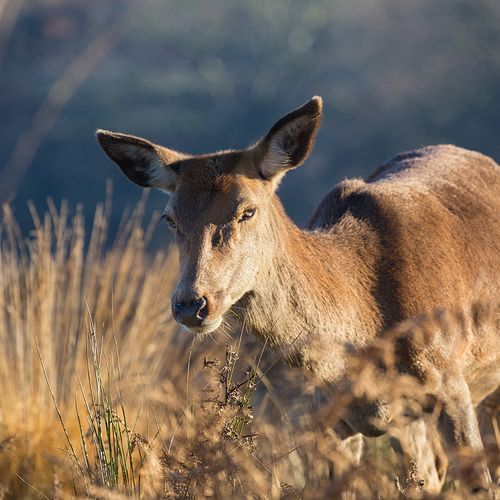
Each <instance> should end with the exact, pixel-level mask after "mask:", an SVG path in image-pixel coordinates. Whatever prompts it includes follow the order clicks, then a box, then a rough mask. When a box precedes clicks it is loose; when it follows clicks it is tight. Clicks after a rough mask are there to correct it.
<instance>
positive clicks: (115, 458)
mask: <svg viewBox="0 0 500 500" xmlns="http://www.w3.org/2000/svg"><path fill="white" fill-rule="evenodd" d="M32 212H33V220H34V223H35V229H34V231H33V233H32V234H30V235H29V237H27V238H26V237H25V236H24V235H22V234H20V230H19V228H18V227H17V225H16V222H15V220H14V217H13V214H12V212H11V211H10V209H9V207H8V206H6V207H4V213H3V222H2V226H1V233H0V245H1V254H0V394H1V398H0V498H3V497H11V498H22V497H33V498H40V497H42V498H66V497H70V496H74V497H93V498H122V497H128V496H133V497H142V498H157V497H174V498H200V497H215V498H225V497H237V498H280V497H282V498H297V497H300V498H334V497H337V496H339V495H340V493H341V491H342V490H344V489H346V488H347V489H349V490H350V492H351V493H352V494H353V495H355V496H357V497H359V498H372V497H381V498H394V497H397V496H401V495H414V494H418V477H417V476H418V471H413V476H412V474H411V473H410V474H409V475H408V477H406V476H405V471H404V470H402V468H401V466H400V465H398V463H397V461H396V459H395V455H394V453H393V452H392V451H391V450H390V449H389V446H388V441H387V439H386V438H382V439H378V440H372V441H371V444H370V445H369V450H368V452H367V453H366V454H365V455H364V458H363V460H362V462H361V464H360V466H359V467H352V466H351V465H350V461H349V459H348V455H346V453H345V452H344V451H343V449H342V448H341V447H339V443H338V439H337V438H336V436H335V434H334V433H333V432H332V431H331V428H332V426H333V425H335V423H336V422H337V421H338V418H339V416H340V414H341V412H342V409H343V408H344V407H345V405H346V404H347V403H348V402H350V401H351V400H352V397H353V394H354V395H356V396H357V397H361V398H363V397H368V398H377V397H379V393H380V391H382V390H383V389H384V387H385V389H387V388H388V387H390V388H391V394H393V396H394V402H395V404H396V403H397V401H398V400H401V398H404V399H405V401H406V402H407V403H408V401H410V403H411V404H410V405H409V406H410V407H411V408H413V409H414V411H415V413H418V412H420V411H421V403H422V401H423V400H422V398H421V397H420V396H421V392H422V391H421V390H420V389H421V388H420V387H418V385H416V384H415V382H414V381H413V380H411V379H408V378H405V377H401V376H400V375H399V374H397V373H396V371H395V370H393V369H391V367H393V366H394V352H393V350H392V348H391V346H393V345H394V342H393V341H392V340H391V339H393V337H390V336H389V340H388V339H386V340H385V341H381V342H380V343H379V344H378V345H375V346H372V347H371V348H370V349H369V350H368V351H367V352H365V353H361V355H359V356H358V357H357V358H356V359H355V360H353V364H352V373H351V377H350V378H349V379H348V382H347V383H346V385H342V386H341V387H339V388H337V390H336V391H335V392H334V394H331V391H330V393H329V394H328V399H329V400H330V401H334V402H335V404H326V405H325V404H323V405H321V408H322V410H321V411H318V408H319V405H318V401H321V399H322V392H324V391H322V390H321V388H320V387H318V386H316V385H315V384H314V382H313V381H310V380H306V379H305V378H304V375H303V374H302V373H301V372H300V371H298V370H292V369H289V368H287V367H286V366H285V364H284V363H283V362H282V359H281V355H280V354H279V353H277V352H273V351H271V350H269V349H266V348H265V346H264V348H263V347H262V346H259V345H254V344H253V342H252V340H251V337H250V336H249V335H247V333H246V332H239V333H236V334H235V335H234V338H231V337H229V335H228V334H227V335H226V336H224V335H222V336H220V337H219V338H217V339H215V340H216V342H214V340H213V339H211V338H205V339H198V338H196V339H193V338H192V337H190V336H188V335H186V334H183V333H180V332H178V331H177V330H176V328H175V325H174V323H173V322H172V319H171V317H170V314H169V297H170V293H171V290H172V286H173V284H174V281H175V279H176V276H177V263H176V256H175V252H174V251H168V252H166V253H164V252H159V253H157V254H155V255H154V256H151V255H149V254H148V253H147V252H145V247H146V246H147V243H148V240H149V238H150V236H151V233H152V228H153V226H154V224H155V220H153V221H152V222H151V223H148V224H146V226H145V228H144V224H143V205H140V206H139V207H137V209H136V210H135V211H134V212H133V213H131V214H127V216H125V217H124V219H123V222H122V225H121V227H120V230H119V232H118V235H117V236H116V238H115V240H114V242H113V244H111V245H110V244H109V241H108V235H107V214H108V213H109V204H107V205H105V206H104V207H98V208H97V210H96V215H95V220H94V225H93V230H92V234H91V235H89V237H88V238H87V239H86V237H85V234H84V223H83V217H82V213H81V211H80V210H78V209H77V210H76V211H74V212H71V211H70V210H69V209H68V207H66V206H65V205H63V206H62V207H61V208H60V209H56V208H55V207H54V206H52V205H50V206H49V210H48V212H47V213H46V214H45V215H44V216H43V218H40V217H39V216H38V214H37V213H36V212H35V210H34V209H33V210H32ZM424 326H425V325H424ZM410 331H411V332H413V333H412V334H415V332H422V331H425V327H421V326H419V325H415V324H413V325H411V328H406V329H405V330H404V332H401V331H400V332H398V334H403V335H406V334H408V332H410ZM391 335H394V333H392V334H391ZM375 377H377V384H374V383H373V380H374V378H375ZM381 380H382V382H381ZM395 381H397V383H395ZM395 387H396V388H397V389H396V390H395V389H394V388H395ZM323 399H324V395H323ZM491 415H492V420H491V422H493V426H492V428H493V435H494V433H495V432H496V433H497V437H496V440H495V439H493V440H491V442H490V447H491V450H492V456H496V457H497V461H498V442H499V436H498V426H497V427H496V428H495V425H494V424H495V423H497V410H496V409H495V407H493V409H492V410H491ZM400 425H401V422H396V427H395V428H397V426H400ZM332 470H333V471H334V473H332ZM398 476H399V482H398V481H397V478H398ZM462 483H463V484H462V486H461V488H462V489H461V490H460V488H458V489H457V488H454V487H453V485H448V490H449V491H448V493H447V494H448V495H450V496H454V497H460V496H461V495H464V496H467V489H466V488H467V477H466V471H465V472H463V481H462Z"/></svg>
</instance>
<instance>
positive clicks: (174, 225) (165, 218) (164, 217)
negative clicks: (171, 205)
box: [161, 214, 177, 229]
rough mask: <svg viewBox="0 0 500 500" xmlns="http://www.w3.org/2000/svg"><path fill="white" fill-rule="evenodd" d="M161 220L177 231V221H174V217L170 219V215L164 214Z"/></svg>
mask: <svg viewBox="0 0 500 500" xmlns="http://www.w3.org/2000/svg"><path fill="white" fill-rule="evenodd" d="M161 218H162V219H163V220H165V222H166V223H167V225H168V227H169V228H170V229H176V228H177V224H176V223H175V220H174V219H172V217H170V215H168V214H163V215H162V216H161Z"/></svg>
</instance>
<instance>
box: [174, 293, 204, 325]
mask: <svg viewBox="0 0 500 500" xmlns="http://www.w3.org/2000/svg"><path fill="white" fill-rule="evenodd" d="M172 309H173V313H174V318H175V320H176V321H177V322H178V323H181V324H183V325H185V326H188V327H190V326H200V325H201V324H202V322H203V320H204V319H205V318H206V317H207V316H208V302H207V299H206V298H205V297H200V298H199V299H195V300H188V301H183V302H175V303H174V304H173V308H172Z"/></svg>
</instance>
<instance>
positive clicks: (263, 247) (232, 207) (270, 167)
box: [97, 97, 322, 333]
mask: <svg viewBox="0 0 500 500" xmlns="http://www.w3.org/2000/svg"><path fill="white" fill-rule="evenodd" d="M321 116H322V101H321V98H320V97H313V98H312V99H311V100H310V101H308V102H307V103H306V104H304V105H303V106H302V107H300V108H298V109H296V110H295V111H292V112H291V113H289V114H287V115H285V116H284V117H283V118H281V119H280V120H279V121H278V122H277V123H276V124H275V125H274V126H273V127H272V128H271V130H270V131H269V132H268V133H267V135H266V136H265V137H264V138H263V139H262V140H260V141H259V142H258V143H257V144H255V145H253V146H251V147H249V148H247V149H245V150H239V151H234V150H231V151H222V152H218V153H214V154H206V155H197V156H194V155H188V154H184V153H179V152H177V151H174V150H171V149H168V148H166V147H163V146H159V145H157V144H153V143H152V142H150V141H148V140H146V139H142V138H139V137H135V136H131V135H126V134H120V133H116V132H109V131H105V130H98V131H97V140H98V142H99V144H100V145H101V146H102V148H103V149H104V151H105V153H106V154H107V155H108V156H109V157H110V158H111V159H112V160H113V161H114V162H115V163H116V164H117V165H118V166H119V167H120V168H121V170H122V171H123V173H124V174H125V175H126V176H127V177H128V178H129V179H130V180H132V181H133V182H135V183H136V184H139V185H140V186H144V187H155V188H158V189H161V190H163V191H166V192H167V193H169V195H170V196H169V201H168V204H167V206H166V207H165V210H164V219H165V221H166V224H167V225H168V227H169V229H170V230H171V231H172V232H173V233H174V235H175V237H176V240H177V243H178V246H179V251H180V278H179V283H178V285H177V288H176V290H175V292H174V294H173V296H172V312H173V315H174V318H175V319H176V321H177V322H179V323H181V324H182V325H184V326H186V327H188V328H189V329H191V330H192V331H193V332H197V333H209V332H212V331H214V330H215V329H217V328H218V327H219V325H220V324H221V323H222V319H223V316H224V314H225V313H226V312H227V311H228V310H229V308H230V307H231V306H232V305H233V304H235V303H236V302H238V301H239V300H240V299H241V298H242V297H243V296H244V295H245V294H247V293H249V292H251V291H252V289H253V287H254V286H255V283H256V280H257V279H258V277H259V276H260V275H261V274H262V273H263V272H265V269H266V268H268V266H269V265H271V260H272V255H273V251H275V249H274V248H273V245H271V244H270V242H271V241H273V238H272V235H273V233H274V230H275V228H274V227H273V223H274V222H275V217H273V210H274V209H275V208H274V207H275V206H276V204H277V203H278V204H279V201H278V200H277V197H276V194H275V192H276V189H277V187H278V184H279V182H280V180H281V178H282V177H283V175H284V174H285V173H286V172H287V171H288V170H291V169H293V168H296V167H298V166H299V165H301V164H302V163H303V162H304V160H305V159H306V158H307V157H308V155H309V153H310V151H311V149H312V146H313V143H314V139H315V136H316V133H317V131H318V127H319V125H320V121H321Z"/></svg>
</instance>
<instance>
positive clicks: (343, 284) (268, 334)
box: [242, 201, 379, 379]
mask: <svg viewBox="0 0 500 500" xmlns="http://www.w3.org/2000/svg"><path fill="white" fill-rule="evenodd" d="M271 224H272V226H271V227H272V231H270V234H272V236H271V237H270V241H269V245H270V246H271V248H272V251H271V253H270V254H269V255H270V258H269V261H268V263H267V265H266V266H263V268H262V270H261V273H260V274H259V276H258V278H257V281H256V284H255V287H254V289H253V291H252V292H251V293H250V294H248V296H247V297H245V299H244V303H243V304H242V306H243V309H244V311H245V313H244V315H243V318H244V324H245V325H246V326H247V327H248V328H249V329H251V330H252V331H253V332H254V333H256V334H257V336H259V337H261V338H264V339H266V341H267V342H268V343H270V344H272V345H275V346H279V347H281V348H284V350H285V354H286V356H287V357H288V358H289V360H290V361H291V362H293V363H294V364H299V365H303V366H305V367H306V368H310V369H311V370H312V371H314V372H315V373H317V374H318V373H319V375H320V376H321V377H323V378H325V379H334V378H336V377H337V376H338V375H340V374H341V372H342V371H343V369H344V362H343V358H342V354H343V353H347V352H348V351H352V349H353V348H356V347H359V346H362V345H364V344H365V343H366V341H367V340H368V338H370V337H372V336H374V335H375V334H376V330H377V325H378V323H379V318H378V316H377V312H376V308H375V307H370V305H371V304H372V302H373V298H372V297H371V296H370V290H371V289H372V288H373V287H372V286H371V283H370V280H371V278H370V274H371V273H370V259H369V255H366V256H365V255H363V250H362V248H359V246H358V248H352V245H349V241H348V240H349V238H345V235H343V234H342V231H340V232H336V231H328V232H324V231H305V230H301V229H299V228H298V227H297V226H296V225H295V224H293V222H292V221H291V220H290V219H289V218H288V217H287V216H286V214H285V212H284V210H283V208H282V206H281V204H280V203H279V202H278V201H276V203H275V204H274V205H273V210H272V219H271ZM351 232H352V231H351ZM332 354H334V355H333V356H332Z"/></svg>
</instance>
